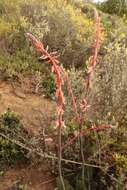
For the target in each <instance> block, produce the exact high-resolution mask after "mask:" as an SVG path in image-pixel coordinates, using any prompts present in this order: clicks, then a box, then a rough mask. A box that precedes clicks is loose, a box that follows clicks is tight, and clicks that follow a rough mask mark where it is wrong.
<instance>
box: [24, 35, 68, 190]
mask: <svg viewBox="0 0 127 190" xmlns="http://www.w3.org/2000/svg"><path fill="white" fill-rule="evenodd" d="M26 35H27V37H28V38H29V39H30V40H31V41H32V42H33V44H34V45H35V48H36V50H37V51H38V52H40V53H41V54H42V57H41V58H43V59H44V60H47V61H48V63H49V64H50V65H51V70H52V72H53V73H54V75H55V85H56V101H57V121H56V126H57V127H58V156H59V160H58V165H59V175H60V180H61V184H62V186H63V190H65V186H64V182H63V178H62V169H61V160H62V139H61V128H62V126H63V123H64V122H63V112H64V111H63V105H64V95H63V91H62V85H63V79H62V69H61V67H60V66H59V61H58V57H59V55H58V54H57V52H52V53H48V50H47V49H45V48H44V45H43V44H42V42H40V41H39V40H37V39H36V38H35V37H34V36H33V35H32V34H30V33H27V34H26Z"/></svg>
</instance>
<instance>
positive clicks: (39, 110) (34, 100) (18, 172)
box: [0, 81, 55, 190]
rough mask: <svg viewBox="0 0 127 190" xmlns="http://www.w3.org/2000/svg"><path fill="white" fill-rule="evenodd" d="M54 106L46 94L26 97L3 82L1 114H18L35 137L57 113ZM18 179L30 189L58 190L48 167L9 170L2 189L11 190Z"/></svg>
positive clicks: (0, 87) (2, 179)
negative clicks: (8, 110)
mask: <svg viewBox="0 0 127 190" xmlns="http://www.w3.org/2000/svg"><path fill="white" fill-rule="evenodd" d="M54 106H55V105H54V103H52V102H51V101H49V100H47V99H45V98H44V97H43V96H42V95H41V96H39V95H36V94H24V93H23V92H22V90H21V89H18V88H15V89H14V88H13V86H12V85H11V84H10V83H7V82H2V81H0V113H2V112H4V111H6V110H7V108H10V109H11V110H12V111H15V112H17V113H18V114H19V116H20V117H21V121H22V123H23V125H24V127H25V128H26V129H27V130H28V131H29V132H30V133H32V134H33V135H36V134H38V132H39V130H40V128H41V127H42V126H43V124H45V123H44V122H45V120H44V118H45V119H47V118H48V117H49V116H50V115H51V114H52V113H54V109H55V108H54ZM17 180H21V181H22V182H23V184H27V186H28V190H53V189H54V181H55V179H54V176H52V175H51V174H50V172H49V169H48V167H47V166H46V164H44V165H41V166H36V167H35V166H27V167H26V166H22V167H16V168H13V169H12V168H8V169H7V171H6V172H4V175H3V176H0V190H10V189H9V188H10V187H11V185H13V184H14V182H15V181H17Z"/></svg>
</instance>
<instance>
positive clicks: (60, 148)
mask: <svg viewBox="0 0 127 190" xmlns="http://www.w3.org/2000/svg"><path fill="white" fill-rule="evenodd" d="M61 118H62V115H60V116H59V129H58V145H59V147H58V149H59V151H58V168H59V177H60V182H61V185H62V190H65V185H64V180H63V176H62V164H61V163H62V138H61V137H62V134H61V121H62V120H61Z"/></svg>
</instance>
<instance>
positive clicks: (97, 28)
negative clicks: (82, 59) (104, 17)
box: [87, 9, 101, 88]
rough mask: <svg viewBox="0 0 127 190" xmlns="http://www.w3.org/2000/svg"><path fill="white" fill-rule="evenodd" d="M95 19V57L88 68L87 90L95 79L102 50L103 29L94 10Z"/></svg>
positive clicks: (91, 59)
mask: <svg viewBox="0 0 127 190" xmlns="http://www.w3.org/2000/svg"><path fill="white" fill-rule="evenodd" d="M94 17H95V24H94V25H95V36H96V37H95V43H94V45H93V55H92V56H91V58H90V67H89V68H88V72H87V74H88V79H87V88H90V87H91V81H92V77H93V71H94V68H95V66H96V64H97V56H98V50H99V48H100V42H101V27H100V17H99V16H98V12H97V10H96V9H94Z"/></svg>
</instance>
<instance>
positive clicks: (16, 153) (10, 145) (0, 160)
mask: <svg viewBox="0 0 127 190" xmlns="http://www.w3.org/2000/svg"><path fill="white" fill-rule="evenodd" d="M21 127H22V124H21V122H20V119H19V117H18V116H17V114H16V113H15V112H12V111H10V110H8V111H7V112H5V113H4V114H2V115H1V117H0V164H6V163H8V164H16V162H18V161H19V160H22V159H24V158H25V155H24V152H23V150H22V148H20V147H19V146H18V145H16V144H15V143H14V142H11V141H10V140H9V139H8V138H6V135H7V134H8V133H13V132H14V131H19V130H20V129H21ZM1 134H4V135H1Z"/></svg>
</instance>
